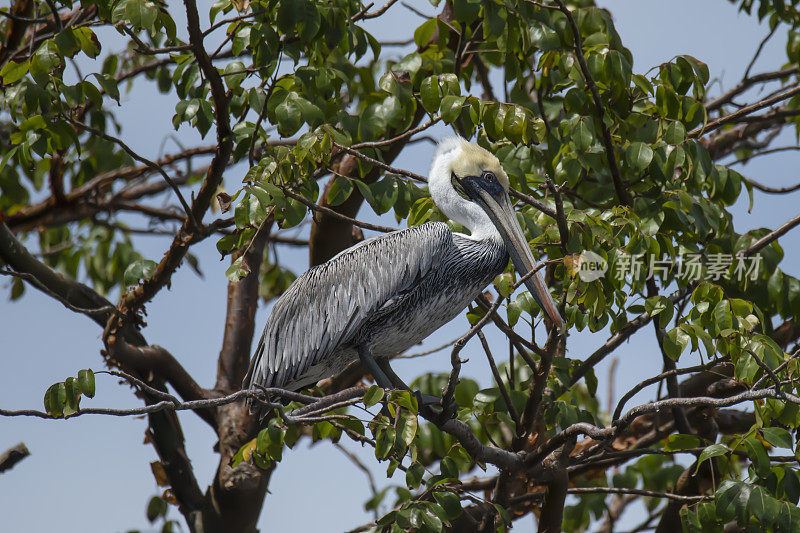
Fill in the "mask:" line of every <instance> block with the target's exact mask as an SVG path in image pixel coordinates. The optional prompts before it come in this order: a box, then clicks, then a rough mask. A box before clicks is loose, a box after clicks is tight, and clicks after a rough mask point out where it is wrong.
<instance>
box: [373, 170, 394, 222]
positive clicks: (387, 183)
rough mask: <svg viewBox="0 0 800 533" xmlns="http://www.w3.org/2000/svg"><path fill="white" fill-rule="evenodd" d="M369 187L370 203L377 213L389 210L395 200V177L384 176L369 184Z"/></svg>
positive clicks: (380, 213)
mask: <svg viewBox="0 0 800 533" xmlns="http://www.w3.org/2000/svg"><path fill="white" fill-rule="evenodd" d="M369 189H370V192H371V193H372V194H371V199H372V201H371V202H370V205H371V206H372V209H373V210H374V211H375V213H377V214H379V215H382V214H384V213H386V212H387V211H389V210H390V209H391V208H392V206H393V205H394V203H395V201H397V187H395V179H394V178H393V177H391V176H384V177H383V178H381V179H380V180H379V181H377V182H375V183H373V184H372V185H370V186H369ZM368 200H369V199H368Z"/></svg>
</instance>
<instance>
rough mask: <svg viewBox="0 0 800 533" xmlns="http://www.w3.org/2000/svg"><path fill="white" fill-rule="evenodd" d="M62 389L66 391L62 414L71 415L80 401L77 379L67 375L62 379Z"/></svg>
mask: <svg viewBox="0 0 800 533" xmlns="http://www.w3.org/2000/svg"><path fill="white" fill-rule="evenodd" d="M64 391H65V393H66V399H67V402H66V404H65V407H64V415H71V414H72V413H75V412H77V410H78V402H79V401H80V395H81V389H80V385H78V380H77V379H75V378H73V377H69V378H67V379H66V381H64Z"/></svg>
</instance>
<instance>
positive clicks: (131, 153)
mask: <svg viewBox="0 0 800 533" xmlns="http://www.w3.org/2000/svg"><path fill="white" fill-rule="evenodd" d="M66 119H67V121H69V122H70V123H72V124H74V125H75V126H77V127H79V128H81V129H82V130H85V131H88V132H89V133H91V134H92V135H95V136H97V137H101V138H103V139H105V140H107V141H110V142H113V143H115V144H117V145H119V147H120V148H122V149H123V150H124V151H125V153H127V154H128V155H129V156H131V157H132V158H133V159H135V160H136V161H138V162H140V163H143V164H145V165H147V166H148V167H150V168H151V169H153V170H155V171H156V172H158V173H159V174H161V176H162V177H163V178H164V180H165V181H166V182H167V183H168V184H169V186H170V187H171V188H172V190H173V191H175V194H176V195H177V196H178V201H180V203H181V206H182V207H183V210H184V211H185V212H186V216H187V217H189V220H191V221H192V224H194V227H195V228H196V229H198V230H199V229H200V223H199V222H198V221H197V219H196V218H195V216H194V213H192V210H191V209H190V208H189V204H187V203H186V200H185V199H184V198H183V194H181V191H180V189H179V188H178V186H177V185H176V184H175V182H174V181H172V178H170V177H169V174H167V173H166V171H165V170H164V168H163V167H162V166H161V165H157V164H156V163H154V162H152V161H150V160H149V159H147V158H146V157H143V156H141V155H139V154H137V153H136V152H134V151H133V150H132V149H131V148H130V147H129V146H128V145H127V144H125V142H124V141H122V139H118V138H116V137H114V136H113V135H109V134H107V133H105V132H103V131H100V130H98V129H96V128H93V127H92V126H89V125H88V124H84V123H83V122H80V121H78V120H75V119H73V118H70V117H66Z"/></svg>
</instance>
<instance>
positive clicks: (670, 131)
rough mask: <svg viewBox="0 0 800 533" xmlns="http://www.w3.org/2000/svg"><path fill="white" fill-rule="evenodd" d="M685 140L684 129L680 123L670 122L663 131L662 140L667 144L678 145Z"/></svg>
mask: <svg viewBox="0 0 800 533" xmlns="http://www.w3.org/2000/svg"><path fill="white" fill-rule="evenodd" d="M685 139H686V128H685V127H684V125H683V124H682V123H681V122H678V121H674V122H670V123H669V125H668V126H667V128H666V130H665V131H664V140H665V141H666V142H667V143H669V144H680V143H682V142H683V141H684V140H685Z"/></svg>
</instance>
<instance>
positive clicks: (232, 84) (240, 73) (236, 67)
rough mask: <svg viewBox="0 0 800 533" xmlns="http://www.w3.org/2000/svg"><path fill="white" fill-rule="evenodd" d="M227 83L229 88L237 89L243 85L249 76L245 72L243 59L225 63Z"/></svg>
mask: <svg viewBox="0 0 800 533" xmlns="http://www.w3.org/2000/svg"><path fill="white" fill-rule="evenodd" d="M224 73H225V76H224V79H225V85H227V86H228V89H231V90H236V89H238V88H239V87H241V85H242V82H243V81H244V79H245V77H246V76H247V72H245V67H244V63H243V62H242V61H233V62H231V63H228V64H227V65H225V72H224Z"/></svg>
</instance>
